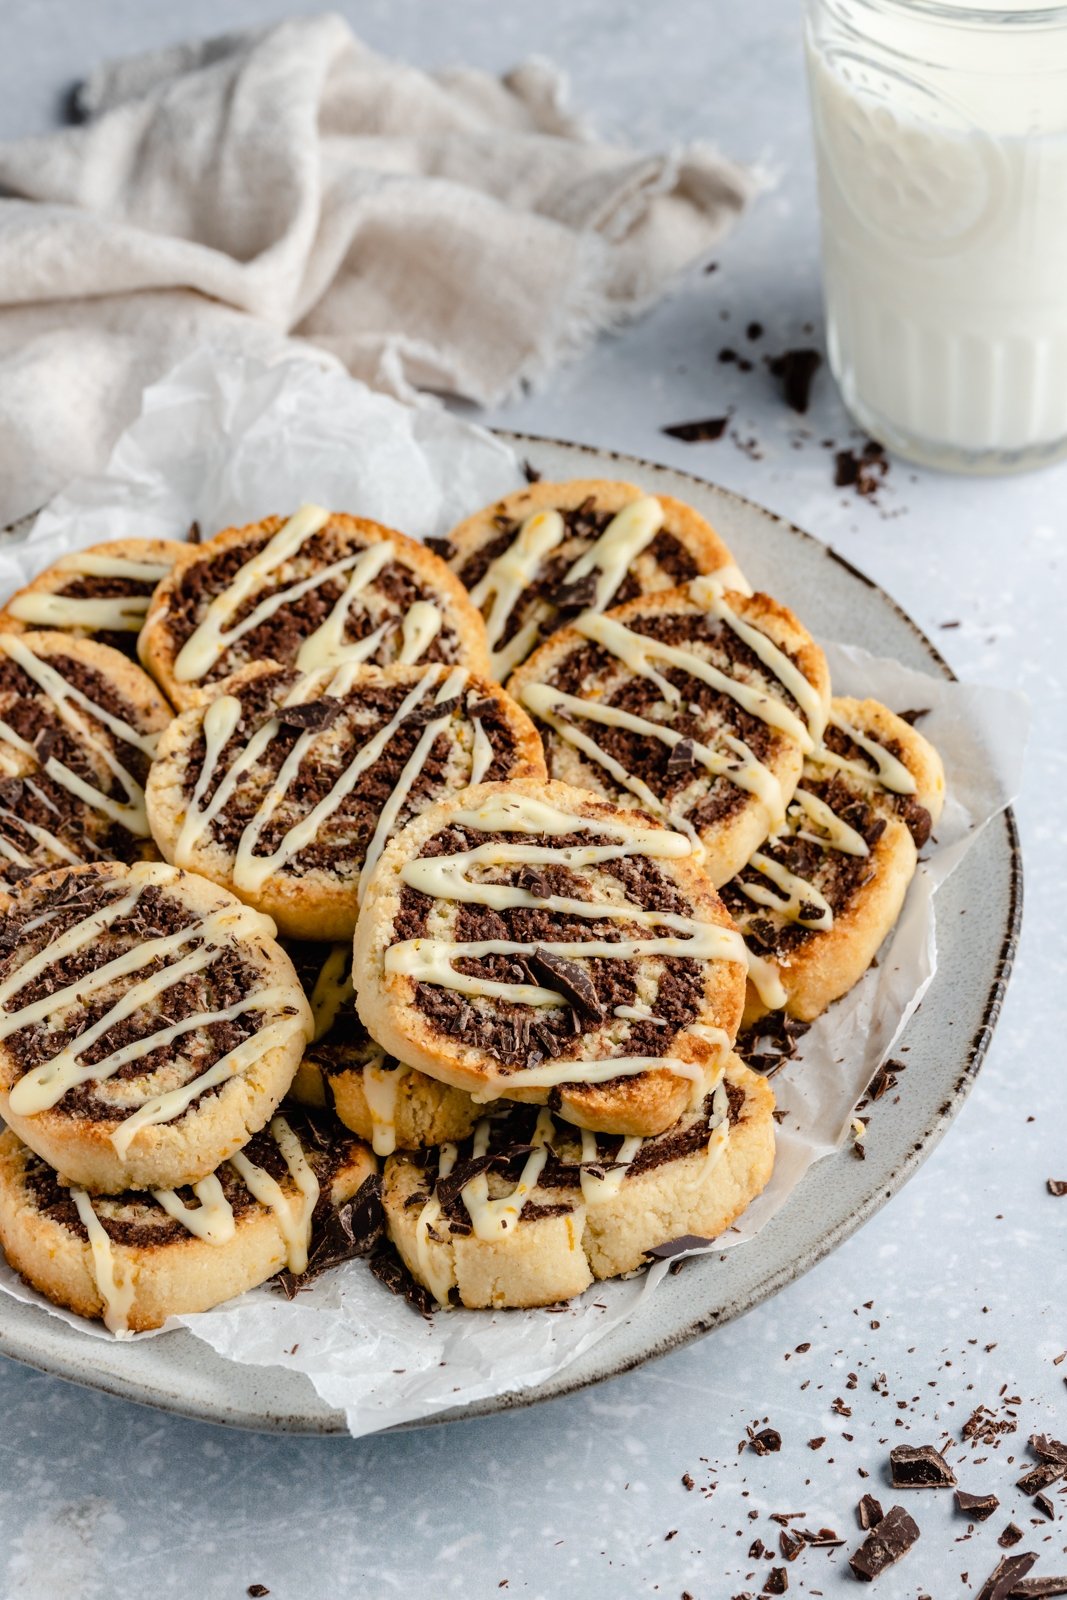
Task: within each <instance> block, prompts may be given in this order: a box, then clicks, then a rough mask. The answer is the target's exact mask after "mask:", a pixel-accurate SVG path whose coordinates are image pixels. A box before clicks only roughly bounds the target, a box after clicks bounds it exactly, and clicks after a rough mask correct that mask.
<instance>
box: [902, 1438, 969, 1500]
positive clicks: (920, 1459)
mask: <svg viewBox="0 0 1067 1600" xmlns="http://www.w3.org/2000/svg"><path fill="white" fill-rule="evenodd" d="M889 1465H890V1469H891V1471H892V1475H893V1487H894V1489H953V1488H955V1486H956V1474H955V1473H954V1472H953V1470H952V1468H951V1467H950V1466H949V1464H948V1462H947V1461H946V1460H945V1458H944V1456H943V1455H942V1454H941V1452H940V1450H936V1449H935V1448H934V1446H933V1445H932V1444H920V1445H910V1444H898V1445H895V1446H894V1447H893V1449H892V1450H890V1452H889Z"/></svg>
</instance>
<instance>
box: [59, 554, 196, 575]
mask: <svg viewBox="0 0 1067 1600" xmlns="http://www.w3.org/2000/svg"><path fill="white" fill-rule="evenodd" d="M172 566H173V562H171V561H152V560H151V559H150V558H148V557H141V556H111V555H108V554H107V553H106V552H105V551H103V550H72V551H71V552H70V554H69V555H66V556H63V557H62V558H61V559H60V560H59V561H57V562H56V567H57V569H58V570H59V571H60V572H70V573H73V574H74V575H75V576H76V577H79V578H133V579H134V581H135V582H143V583H160V582H161V581H162V580H163V579H164V578H165V577H166V576H167V574H168V572H170V570H171V567H172Z"/></svg>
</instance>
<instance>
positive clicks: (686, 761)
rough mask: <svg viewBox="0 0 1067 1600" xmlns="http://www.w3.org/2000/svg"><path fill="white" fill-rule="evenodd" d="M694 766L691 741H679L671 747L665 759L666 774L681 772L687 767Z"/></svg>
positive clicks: (695, 761) (695, 762)
mask: <svg viewBox="0 0 1067 1600" xmlns="http://www.w3.org/2000/svg"><path fill="white" fill-rule="evenodd" d="M696 764H697V758H696V755H695V754H694V751H693V741H692V739H679V740H678V743H677V744H676V745H672V747H671V753H670V755H669V756H668V757H667V771H668V773H672V772H682V771H684V770H686V769H687V768H688V767H695V766H696Z"/></svg>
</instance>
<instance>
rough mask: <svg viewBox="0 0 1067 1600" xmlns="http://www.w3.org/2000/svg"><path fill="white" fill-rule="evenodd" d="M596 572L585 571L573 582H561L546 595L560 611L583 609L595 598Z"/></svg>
mask: <svg viewBox="0 0 1067 1600" xmlns="http://www.w3.org/2000/svg"><path fill="white" fill-rule="evenodd" d="M597 580H598V574H597V573H596V572H587V573H586V574H585V576H584V577H582V578H575V579H574V581H573V583H561V584H559V585H558V586H557V587H556V588H555V589H553V591H552V593H551V594H550V595H549V596H548V599H549V600H550V601H551V603H552V605H554V606H557V607H558V608H559V610H560V611H585V610H587V609H588V608H589V606H591V605H592V604H593V603H594V601H595V600H596V591H597Z"/></svg>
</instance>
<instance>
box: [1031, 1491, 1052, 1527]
mask: <svg viewBox="0 0 1067 1600" xmlns="http://www.w3.org/2000/svg"><path fill="white" fill-rule="evenodd" d="M1034 1505H1035V1506H1036V1507H1037V1509H1038V1510H1039V1511H1040V1513H1041V1515H1042V1516H1043V1517H1047V1518H1048V1519H1049V1521H1050V1522H1053V1521H1055V1518H1056V1507H1055V1506H1054V1505H1053V1503H1052V1501H1051V1500H1050V1499H1049V1497H1048V1495H1047V1494H1035V1495H1034Z"/></svg>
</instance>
